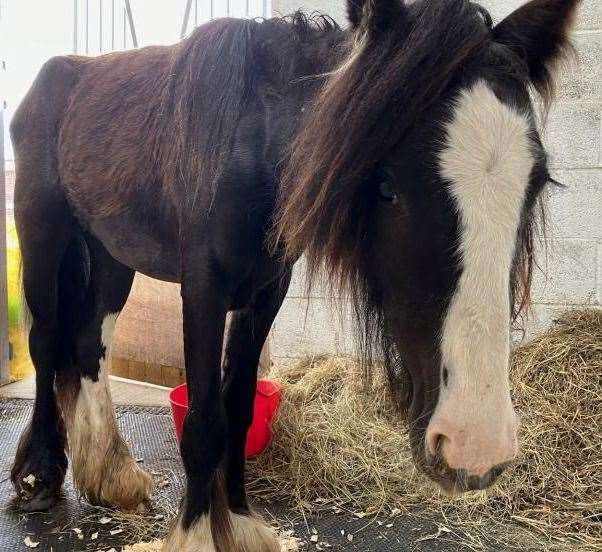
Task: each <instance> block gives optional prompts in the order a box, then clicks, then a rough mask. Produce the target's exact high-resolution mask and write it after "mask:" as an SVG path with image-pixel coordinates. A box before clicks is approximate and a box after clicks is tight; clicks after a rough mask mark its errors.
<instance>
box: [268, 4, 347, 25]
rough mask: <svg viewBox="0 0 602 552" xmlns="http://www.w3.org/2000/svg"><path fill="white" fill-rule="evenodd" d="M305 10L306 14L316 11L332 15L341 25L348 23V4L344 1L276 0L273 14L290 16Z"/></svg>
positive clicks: (273, 5)
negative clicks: (299, 10)
mask: <svg viewBox="0 0 602 552" xmlns="http://www.w3.org/2000/svg"><path fill="white" fill-rule="evenodd" d="M300 8H303V11H305V13H308V14H309V13H312V12H314V11H316V12H320V13H325V14H327V15H330V16H331V17H333V18H334V19H335V21H337V22H338V23H339V24H341V25H343V24H346V23H347V16H346V11H345V10H346V2H345V1H344V0H335V1H332V0H328V1H326V2H321V1H320V0H274V2H273V3H272V12H273V13H274V15H276V16H278V15H289V14H291V13H293V12H295V11H296V10H298V9H300Z"/></svg>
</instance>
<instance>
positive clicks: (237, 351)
mask: <svg viewBox="0 0 602 552" xmlns="http://www.w3.org/2000/svg"><path fill="white" fill-rule="evenodd" d="M289 282H290V271H286V272H285V274H284V275H283V276H282V277H281V278H279V279H278V280H276V281H275V282H273V283H272V284H270V285H269V286H267V287H266V288H265V289H264V290H263V291H262V292H260V293H259V294H258V296H257V299H256V301H255V302H254V304H252V305H251V306H249V307H247V308H245V309H242V310H240V311H236V312H235V313H234V314H233V316H232V320H231V323H230V328H229V332H228V336H227V338H226V343H225V355H224V380H225V381H224V388H225V389H224V396H225V404H226V412H227V416H228V461H227V467H226V482H227V490H228V503H229V506H230V510H231V512H232V513H231V519H232V527H233V531H234V535H235V539H236V541H238V542H243V543H244V546H243V547H242V550H249V551H253V552H255V551H261V552H279V551H280V545H279V543H278V540H277V538H276V535H275V532H274V531H273V530H272V529H271V528H270V527H269V526H268V525H266V524H265V522H264V521H263V520H262V519H261V518H260V517H259V516H258V515H256V514H254V513H253V512H252V511H251V509H250V508H249V505H248V502H247V497H246V492H245V443H246V438H247V432H248V430H249V426H250V425H251V422H252V419H253V403H254V398H255V389H256V381H257V367H258V364H259V357H260V355H261V349H262V347H263V345H264V343H265V340H266V338H267V336H268V333H269V331H270V328H271V326H272V323H273V321H274V318H275V317H276V314H277V313H278V310H279V309H280V306H281V305H282V301H283V299H284V296H285V295H286V292H287V289H288V285H289Z"/></svg>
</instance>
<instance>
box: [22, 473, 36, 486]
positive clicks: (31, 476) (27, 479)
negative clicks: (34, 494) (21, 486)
mask: <svg viewBox="0 0 602 552" xmlns="http://www.w3.org/2000/svg"><path fill="white" fill-rule="evenodd" d="M23 483H27V484H28V485H29V486H30V487H35V486H36V476H35V475H34V474H33V473H30V474H29V475H28V476H27V477H24V478H23Z"/></svg>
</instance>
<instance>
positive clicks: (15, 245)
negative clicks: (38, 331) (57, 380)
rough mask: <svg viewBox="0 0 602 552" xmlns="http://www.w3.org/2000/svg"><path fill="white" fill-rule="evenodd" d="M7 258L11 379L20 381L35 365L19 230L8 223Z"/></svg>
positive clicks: (12, 223)
mask: <svg viewBox="0 0 602 552" xmlns="http://www.w3.org/2000/svg"><path fill="white" fill-rule="evenodd" d="M6 256H7V279H8V339H9V342H10V344H11V353H12V354H11V361H10V378H11V380H20V379H23V378H25V377H27V376H29V375H30V374H33V371H34V369H33V365H32V363H31V358H30V357H29V348H28V346H27V329H26V328H25V323H24V313H25V309H24V308H23V304H22V297H21V295H22V292H21V253H20V251H19V240H18V238H17V230H16V228H15V224H14V222H12V221H7V228H6Z"/></svg>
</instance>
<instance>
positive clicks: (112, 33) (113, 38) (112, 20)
mask: <svg viewBox="0 0 602 552" xmlns="http://www.w3.org/2000/svg"><path fill="white" fill-rule="evenodd" d="M114 49H115V0H111V50H114Z"/></svg>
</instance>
